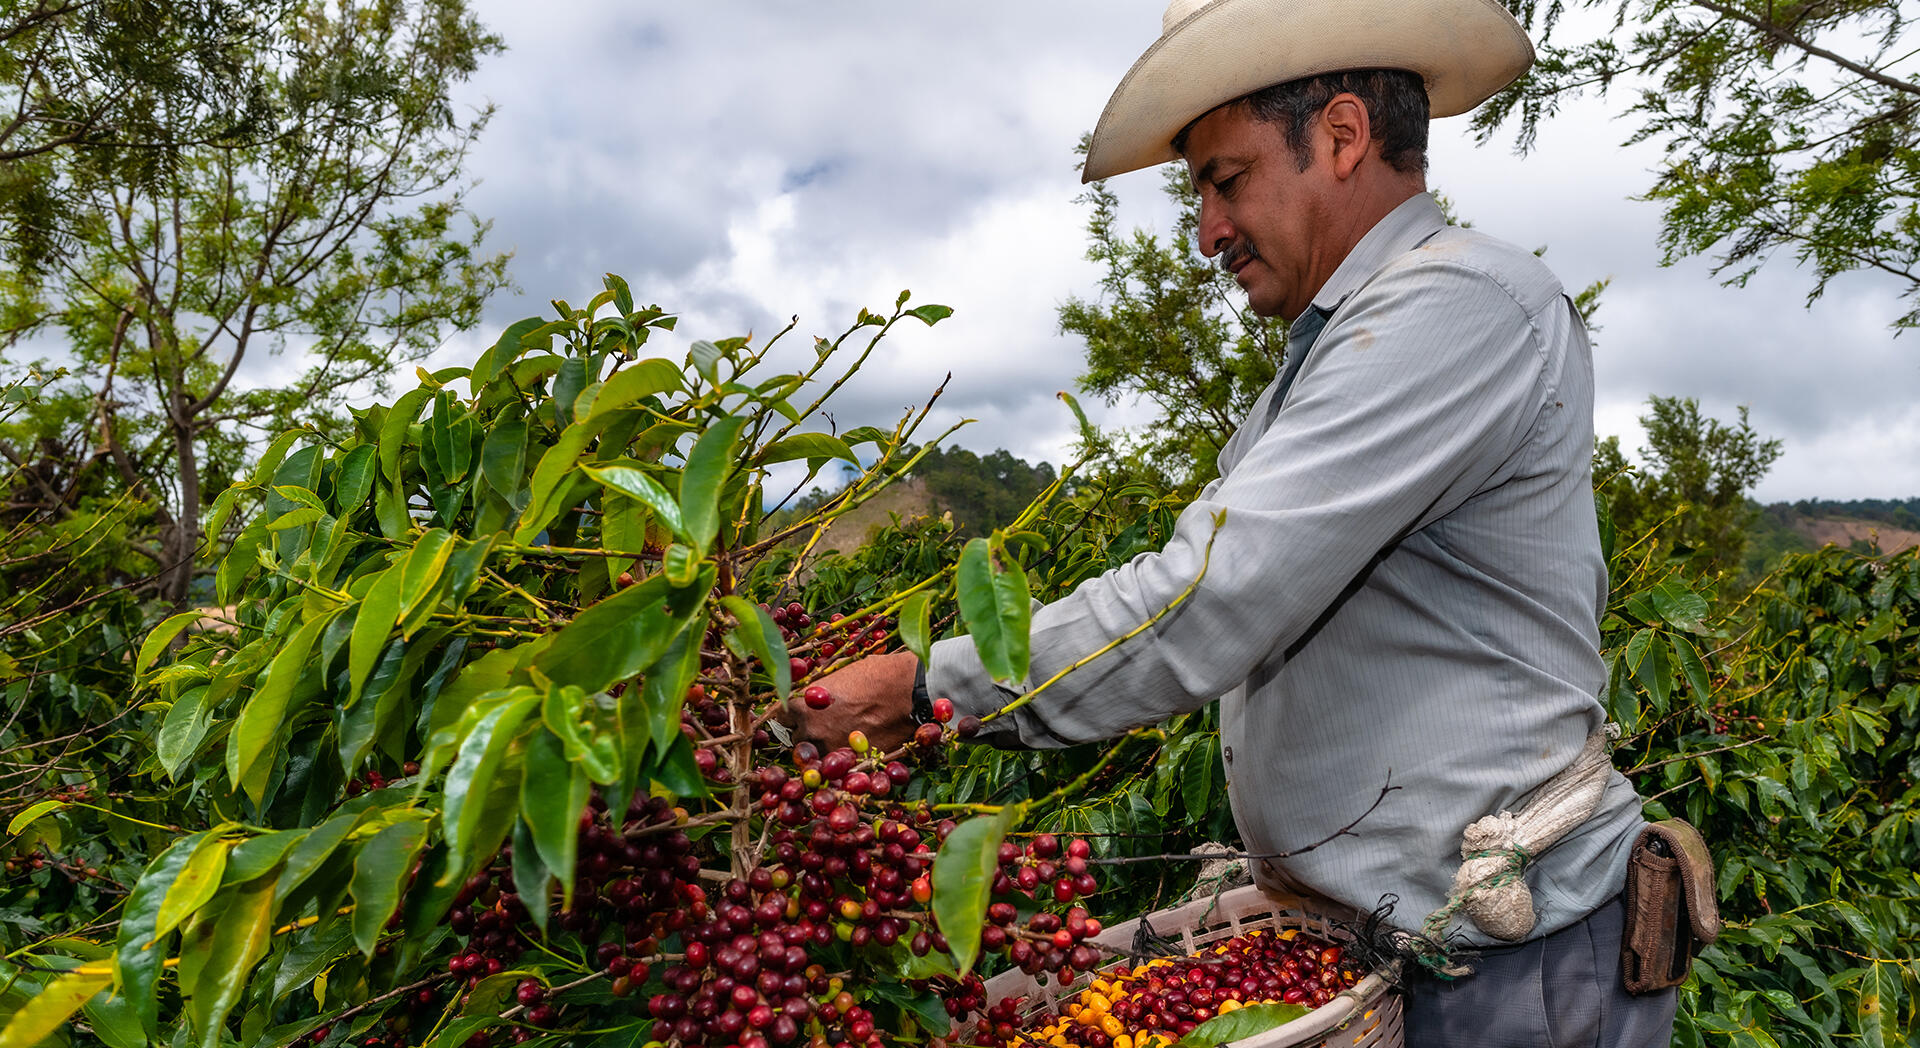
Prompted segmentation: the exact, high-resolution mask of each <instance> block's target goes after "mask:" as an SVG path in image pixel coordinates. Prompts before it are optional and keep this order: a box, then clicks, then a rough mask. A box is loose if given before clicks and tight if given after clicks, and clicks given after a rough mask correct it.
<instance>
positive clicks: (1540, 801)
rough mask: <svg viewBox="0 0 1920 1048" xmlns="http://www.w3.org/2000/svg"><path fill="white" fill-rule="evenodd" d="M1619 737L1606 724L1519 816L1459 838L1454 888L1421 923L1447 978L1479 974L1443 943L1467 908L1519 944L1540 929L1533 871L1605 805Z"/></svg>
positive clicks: (1505, 814) (1478, 921) (1488, 929)
mask: <svg viewBox="0 0 1920 1048" xmlns="http://www.w3.org/2000/svg"><path fill="white" fill-rule="evenodd" d="M1619 734H1620V729H1619V728H1618V727H1617V726H1615V725H1612V724H1606V725H1602V726H1601V727H1600V728H1599V729H1597V730H1596V731H1594V733H1593V734H1591V735H1589V736H1587V742H1586V745H1584V746H1582V747H1581V748H1580V753H1579V755H1578V756H1576V757H1574V759H1573V763H1571V764H1569V765H1567V766H1566V767H1565V768H1563V769H1561V771H1560V773H1559V774H1558V775H1555V776H1554V777H1553V778H1551V779H1548V780H1547V782H1546V784H1545V785H1543V786H1541V787H1540V789H1538V790H1537V791H1535V792H1534V795H1533V797H1532V799H1531V800H1529V801H1528V802H1527V803H1526V806H1525V807H1523V808H1521V809H1520V811H1519V812H1518V813H1517V814H1516V813H1514V812H1510V811H1502V812H1499V813H1497V814H1494V815H1488V816H1486V817H1485V818H1482V819H1479V820H1478V821H1476V822H1474V823H1473V824H1472V825H1471V826H1468V827H1467V829H1466V832H1465V833H1464V834H1462V835H1461V838H1460V858H1461V859H1462V860H1463V861H1462V862H1461V863H1460V869H1459V870H1458V871H1456V872H1455V873H1454V875H1453V890H1452V892H1451V894H1449V895H1448V896H1447V901H1446V902H1445V903H1443V904H1442V905H1441V906H1440V908H1439V909H1437V910H1435V911H1433V912H1432V913H1431V914H1428V915H1427V919H1426V920H1425V921H1424V922H1422V924H1421V926H1420V935H1419V941H1420V945H1421V948H1420V949H1418V950H1417V951H1416V955H1417V956H1418V958H1419V960H1420V963H1421V964H1422V965H1424V966H1426V967H1427V968H1428V969H1430V970H1431V971H1432V972H1433V973H1434V974H1436V975H1439V976H1441V977H1442V978H1447V979H1457V978H1459V977H1460V976H1463V975H1467V974H1469V973H1471V972H1472V970H1473V969H1471V968H1469V967H1467V966H1465V965H1463V964H1460V963H1457V962H1455V961H1453V960H1451V959H1449V958H1448V957H1447V955H1446V951H1445V949H1444V948H1443V947H1442V945H1441V944H1442V943H1443V941H1444V938H1445V936H1446V931H1447V924H1448V923H1449V922H1450V921H1452V920H1453V917H1454V915H1455V914H1457V913H1459V912H1460V911H1462V910H1465V911H1466V914H1467V916H1468V918H1470V919H1471V920H1472V921H1473V923H1474V924H1475V925H1476V926H1478V927H1479V928H1480V930H1481V931H1483V932H1485V933H1486V934H1488V935H1491V936H1493V937H1494V938H1496V939H1502V940H1505V941H1507V942H1519V941H1520V940H1522V939H1524V938H1526V936H1527V933H1528V932H1530V931H1532V930H1533V926H1534V923H1535V917H1534V912H1533V891H1532V890H1531V889H1529V888H1528V887H1527V881H1526V873H1527V866H1528V865H1529V864H1531V863H1532V862H1533V860H1534V859H1535V858H1536V857H1538V856H1539V855H1540V854H1542V853H1543V852H1545V851H1546V850H1547V849H1548V848H1551V847H1553V845H1554V844H1555V843H1556V842H1557V841H1559V840H1560V838H1562V837H1565V836H1566V835H1567V833H1568V832H1569V831H1571V830H1572V829H1573V828H1574V827H1575V826H1578V825H1580V824H1581V823H1583V822H1585V821H1587V819H1589V818H1591V817H1592V815H1593V813H1594V810H1595V809H1596V808H1598V807H1599V806H1600V797H1601V795H1602V794H1603V793H1605V792H1606V789H1607V780H1608V777H1609V776H1610V774H1611V773H1612V771H1613V762H1612V760H1611V758H1610V757H1609V755H1608V749H1609V747H1610V745H1611V743H1612V741H1613V740H1614V739H1616V738H1618V737H1619Z"/></svg>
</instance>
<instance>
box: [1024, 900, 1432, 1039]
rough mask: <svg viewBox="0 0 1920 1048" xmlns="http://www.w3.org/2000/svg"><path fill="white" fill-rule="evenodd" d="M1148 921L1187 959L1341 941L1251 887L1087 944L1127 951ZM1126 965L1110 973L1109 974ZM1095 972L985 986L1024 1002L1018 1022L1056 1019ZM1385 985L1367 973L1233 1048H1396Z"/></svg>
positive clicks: (1392, 1003)
mask: <svg viewBox="0 0 1920 1048" xmlns="http://www.w3.org/2000/svg"><path fill="white" fill-rule="evenodd" d="M1141 921H1147V922H1148V926H1149V927H1150V928H1151V930H1152V931H1153V933H1154V934H1155V935H1157V936H1159V937H1161V938H1162V939H1178V940H1179V941H1180V944H1181V946H1182V948H1183V949H1184V951H1185V952H1186V953H1187V954H1190V955H1191V954H1196V953H1199V952H1200V948H1201V947H1203V946H1207V945H1210V944H1212V943H1215V942H1219V941H1221V940H1223V939H1231V938H1233V937H1234V936H1236V935H1240V934H1242V933H1244V932H1249V931H1252V930H1254V929H1256V928H1272V929H1274V930H1276V931H1283V930H1285V929H1288V928H1298V929H1300V930H1301V931H1303V932H1306V933H1308V934H1310V935H1316V936H1319V937H1320V938H1323V939H1330V940H1334V941H1339V940H1340V939H1342V938H1345V936H1344V934H1343V933H1342V932H1341V931H1340V930H1338V929H1337V928H1335V927H1334V924H1333V916H1332V915H1331V914H1330V913H1329V912H1328V910H1327V909H1326V908H1324V907H1316V906H1314V905H1312V904H1310V903H1308V902H1307V901H1306V900H1304V899H1301V898H1299V897H1297V896H1292V895H1283V894H1280V893H1278V892H1272V891H1268V890H1266V889H1263V888H1260V887H1257V886H1249V887H1245V888H1235V889H1234V890H1232V891H1229V892H1226V893H1225V894H1223V895H1221V896H1220V897H1219V898H1218V899H1215V898H1212V897H1208V898H1203V899H1196V900H1194V901H1193V902H1190V903H1187V904H1185V905H1183V906H1178V907H1175V908H1173V909H1169V910H1161V911H1158V912H1156V913H1151V914H1148V915H1147V916H1145V917H1142V918H1139V919H1137V920H1131V921H1127V922H1125V923H1124V924H1117V925H1115V926H1113V927H1111V928H1107V929H1105V930H1103V931H1102V932H1101V933H1100V934H1099V936H1097V937H1096V938H1094V939H1093V942H1094V943H1095V944H1096V945H1098V946H1103V947H1107V948H1109V949H1114V950H1127V949H1129V948H1131V946H1132V944H1133V938H1134V932H1135V930H1136V929H1137V928H1138V926H1139V924H1140V922H1141ZM1122 963H1124V961H1115V962H1114V964H1112V965H1108V967H1109V968H1111V967H1115V966H1117V965H1119V964H1122ZM1098 974H1099V973H1097V972H1083V973H1081V974H1079V975H1078V976H1076V977H1075V978H1074V980H1073V981H1072V982H1071V983H1068V984H1066V985H1064V986H1062V985H1059V984H1058V983H1057V981H1055V980H1049V985H1046V986H1041V985H1039V984H1038V983H1036V982H1035V981H1034V978H1033V976H1031V975H1028V974H1026V973H1025V972H1023V971H1020V970H1019V969H1017V968H1015V969H1013V970H1011V971H1006V972H1002V973H1001V974H999V975H996V976H994V977H993V978H991V979H989V980H987V999H988V1001H989V1002H998V1001H1001V1000H1004V999H1006V998H1008V997H1025V998H1026V999H1027V1000H1026V1003H1025V1004H1023V1005H1021V1008H1020V1017H1021V1018H1022V1019H1023V1020H1024V1019H1026V1018H1027V1017H1029V1016H1031V1015H1033V1014H1035V1013H1037V1012H1040V1011H1043V1010H1052V1011H1056V1012H1057V1011H1058V1010H1059V1009H1060V1008H1061V1007H1062V1006H1064V1005H1065V1004H1066V1003H1067V1000H1068V999H1069V998H1072V997H1073V996H1074V995H1076V994H1078V993H1079V992H1080V991H1081V990H1083V989H1085V988H1086V987H1087V985H1088V984H1089V983H1091V982H1092V981H1093V980H1094V978H1096V977H1097V976H1098ZM1388 991H1389V987H1388V985H1387V981H1386V979H1384V978H1382V977H1381V976H1380V974H1379V973H1378V972H1374V973H1369V974H1368V975H1367V977H1366V978H1364V979H1362V980H1360V982H1359V983H1357V984H1355V985H1354V986H1352V987H1351V988H1349V989H1347V990H1343V991H1342V992H1341V993H1340V994H1339V995H1337V996H1335V997H1334V999H1333V1000H1331V1001H1328V1002H1327V1003H1326V1004H1323V1005H1321V1006H1320V1007H1318V1008H1315V1009H1314V1010H1313V1011H1311V1012H1308V1013H1307V1014H1305V1015H1303V1016H1301V1017H1300V1018H1298V1019H1295V1020H1294V1021H1292V1022H1290V1023H1287V1024H1285V1025H1283V1026H1277V1027H1275V1028H1273V1029H1271V1030H1268V1031H1267V1032H1265V1033H1262V1034H1257V1035H1255V1036H1253V1037H1249V1038H1246V1039H1245V1040H1241V1041H1234V1042H1232V1045H1233V1048H1350V1046H1351V1048H1402V1045H1403V1044H1404V1043H1405V1042H1404V1039H1403V1037H1402V1032H1401V1022H1400V996H1399V995H1398V994H1395V993H1390V992H1388Z"/></svg>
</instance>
